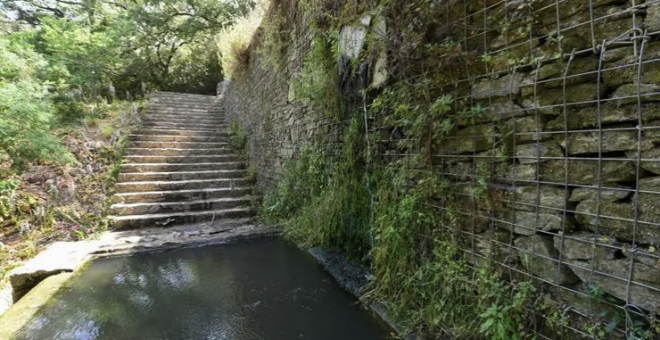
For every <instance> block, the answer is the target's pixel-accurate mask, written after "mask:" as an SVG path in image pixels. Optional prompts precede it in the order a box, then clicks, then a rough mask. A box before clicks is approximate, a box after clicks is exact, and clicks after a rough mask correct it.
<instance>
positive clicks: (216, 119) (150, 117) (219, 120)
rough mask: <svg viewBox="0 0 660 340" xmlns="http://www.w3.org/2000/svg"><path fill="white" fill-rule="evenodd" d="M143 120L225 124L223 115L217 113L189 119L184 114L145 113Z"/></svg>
mask: <svg viewBox="0 0 660 340" xmlns="http://www.w3.org/2000/svg"><path fill="white" fill-rule="evenodd" d="M145 122H154V123H158V122H162V123H188V124H191V123H192V124H211V125H216V124H227V121H226V120H225V117H224V116H223V115H217V116H213V117H208V118H195V119H191V118H190V117H187V116H186V115H185V114H181V115H156V114H152V115H146V116H145Z"/></svg>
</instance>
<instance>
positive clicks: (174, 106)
mask: <svg viewBox="0 0 660 340" xmlns="http://www.w3.org/2000/svg"><path fill="white" fill-rule="evenodd" d="M221 110H222V109H221V108H220V107H219V106H215V105H213V104H212V105H207V104H185V103H151V104H149V106H147V112H155V111H162V112H166V111H185V112H199V113H208V112H220V111H221Z"/></svg>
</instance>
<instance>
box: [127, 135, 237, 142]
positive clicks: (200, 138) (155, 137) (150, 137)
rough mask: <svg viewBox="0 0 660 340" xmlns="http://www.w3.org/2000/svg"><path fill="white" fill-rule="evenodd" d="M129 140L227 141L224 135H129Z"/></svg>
mask: <svg viewBox="0 0 660 340" xmlns="http://www.w3.org/2000/svg"><path fill="white" fill-rule="evenodd" d="M129 138H130V140H132V141H142V142H204V143H207V142H210V143H228V142H229V138H228V137H226V136H177V135H145V134H135V135H131V136H130V137H129Z"/></svg>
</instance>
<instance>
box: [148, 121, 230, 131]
mask: <svg viewBox="0 0 660 340" xmlns="http://www.w3.org/2000/svg"><path fill="white" fill-rule="evenodd" d="M142 126H144V127H146V128H155V129H190V130H197V129H201V130H220V131H227V128H228V127H229V125H227V124H225V123H201V122H197V121H188V122H172V121H159V120H151V119H147V120H145V121H144V123H143V124H142Z"/></svg>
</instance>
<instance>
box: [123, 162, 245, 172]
mask: <svg viewBox="0 0 660 340" xmlns="http://www.w3.org/2000/svg"><path fill="white" fill-rule="evenodd" d="M243 168H244V166H243V164H242V163H240V162H220V163H179V164H170V163H139V164H138V163H126V164H122V166H121V172H122V173H127V172H175V171H207V170H239V169H243Z"/></svg>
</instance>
